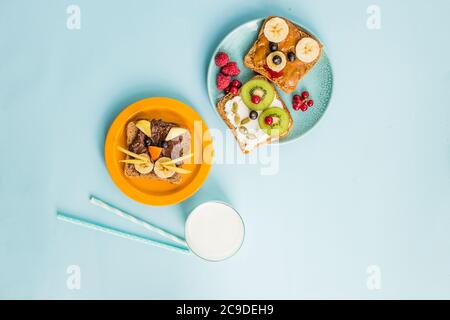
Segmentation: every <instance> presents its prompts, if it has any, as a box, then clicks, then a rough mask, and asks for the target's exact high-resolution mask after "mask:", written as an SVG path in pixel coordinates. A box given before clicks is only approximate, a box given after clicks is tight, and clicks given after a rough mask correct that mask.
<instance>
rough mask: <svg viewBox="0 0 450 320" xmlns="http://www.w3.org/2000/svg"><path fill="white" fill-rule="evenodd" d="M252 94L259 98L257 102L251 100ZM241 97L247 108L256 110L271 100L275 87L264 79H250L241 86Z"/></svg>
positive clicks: (262, 108)
mask: <svg viewBox="0 0 450 320" xmlns="http://www.w3.org/2000/svg"><path fill="white" fill-rule="evenodd" d="M253 95H258V96H259V97H260V98H261V101H260V102H259V103H258V104H255V103H253V102H252V96H253ZM241 98H242V101H244V103H245V105H246V106H247V107H248V108H249V109H251V110H256V111H260V110H264V109H265V108H267V107H268V106H270V104H271V103H272V102H273V99H274V98H275V89H274V88H273V87H272V85H271V84H270V83H269V82H267V81H266V80H263V79H254V80H250V81H248V82H247V83H245V84H244V85H243V86H242V88H241Z"/></svg>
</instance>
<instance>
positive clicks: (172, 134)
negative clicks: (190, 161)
mask: <svg viewBox="0 0 450 320" xmlns="http://www.w3.org/2000/svg"><path fill="white" fill-rule="evenodd" d="M186 132H187V129H186V128H180V127H173V128H171V129H170V130H169V133H168V134H167V136H166V139H165V140H166V141H170V140H172V139H175V138H176V137H178V136H181V135H182V134H184V133H186Z"/></svg>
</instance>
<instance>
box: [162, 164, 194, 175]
mask: <svg viewBox="0 0 450 320" xmlns="http://www.w3.org/2000/svg"><path fill="white" fill-rule="evenodd" d="M162 165H163V167H165V168H166V169H169V170H172V171H173V172H176V173H181V174H188V173H191V172H192V171H190V170H187V169H183V168H178V167H176V166H173V165H170V164H169V165H168V164H166V163H162Z"/></svg>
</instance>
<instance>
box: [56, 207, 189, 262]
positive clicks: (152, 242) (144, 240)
mask: <svg viewBox="0 0 450 320" xmlns="http://www.w3.org/2000/svg"><path fill="white" fill-rule="evenodd" d="M56 217H57V218H58V219H59V220H62V221H65V222H69V223H73V224H76V225H79V226H82V227H85V228H89V229H93V230H97V231H101V232H105V233H108V234H111V235H114V236H117V237H122V238H125V239H129V240H134V241H138V242H141V243H144V244H146V245H151V246H155V247H159V248H163V249H167V250H171V251H175V252H178V253H182V254H191V252H190V251H189V249H187V248H182V247H178V246H175V245H171V244H168V243H164V242H160V241H157V240H152V239H148V238H144V237H141V236H138V235H135V234H132V233H128V232H125V231H121V230H117V229H113V228H110V227H106V226H103V225H100V224H97V223H93V222H89V221H87V220H84V219H80V218H75V217H73V216H69V215H67V214H65V213H62V212H56Z"/></svg>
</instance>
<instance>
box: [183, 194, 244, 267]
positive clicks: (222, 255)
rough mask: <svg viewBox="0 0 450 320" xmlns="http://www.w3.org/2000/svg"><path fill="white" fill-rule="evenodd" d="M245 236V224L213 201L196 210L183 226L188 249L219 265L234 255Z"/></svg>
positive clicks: (230, 209) (224, 205)
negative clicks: (221, 261) (218, 262)
mask: <svg viewBox="0 0 450 320" xmlns="http://www.w3.org/2000/svg"><path fill="white" fill-rule="evenodd" d="M244 233H245V232H244V222H243V221H242V218H241V216H240V215H239V214H238V213H237V212H236V210H234V209H233V208H231V207H230V206H228V205H226V204H224V203H221V202H214V201H211V202H205V203H203V204H201V205H199V206H198V207H197V208H195V209H194V211H192V212H191V214H190V215H189V217H188V219H187V221H186V226H185V237H186V242H187V244H188V246H189V248H190V249H191V250H192V251H193V252H194V253H195V254H196V255H198V256H199V257H200V258H203V259H205V260H209V261H220V260H224V259H227V258H229V257H231V256H232V255H234V254H235V253H236V252H237V251H238V250H239V248H240V247H241V245H242V242H243V241H244Z"/></svg>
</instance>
